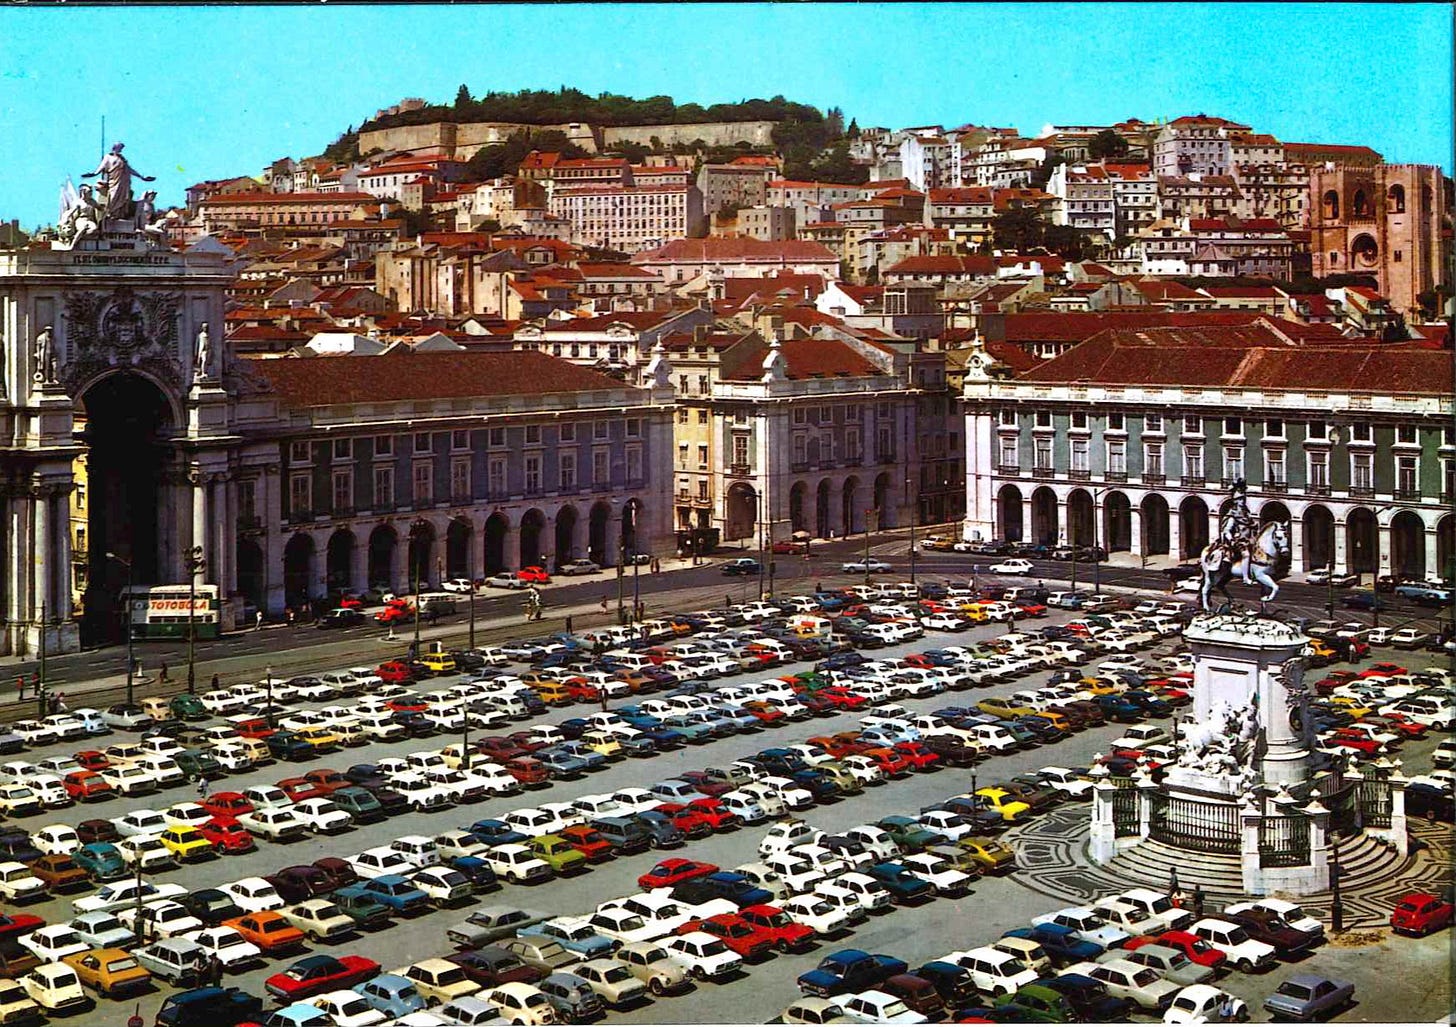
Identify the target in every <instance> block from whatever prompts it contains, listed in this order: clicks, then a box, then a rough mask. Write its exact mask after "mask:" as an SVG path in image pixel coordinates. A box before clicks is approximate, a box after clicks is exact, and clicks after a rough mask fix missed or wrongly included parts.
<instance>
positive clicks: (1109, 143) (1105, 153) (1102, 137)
mask: <svg viewBox="0 0 1456 1027" xmlns="http://www.w3.org/2000/svg"><path fill="white" fill-rule="evenodd" d="M1127 151H1128V145H1127V140H1126V139H1124V138H1122V136H1120V135H1118V134H1117V133H1116V132H1114V131H1113V130H1112V129H1110V128H1104V129H1103V130H1102V131H1101V132H1098V133H1097V134H1096V135H1095V136H1093V137H1092V141H1091V142H1090V143H1088V144H1087V155H1088V156H1089V157H1091V158H1092V159H1093V160H1107V159H1109V158H1111V159H1114V160H1115V159H1117V158H1120V157H1126V156H1127Z"/></svg>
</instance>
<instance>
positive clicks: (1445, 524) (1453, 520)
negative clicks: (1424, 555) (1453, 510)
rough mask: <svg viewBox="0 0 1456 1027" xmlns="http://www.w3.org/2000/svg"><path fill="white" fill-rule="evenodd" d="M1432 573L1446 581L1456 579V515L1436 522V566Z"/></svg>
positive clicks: (1449, 515) (1450, 515) (1431, 570)
mask: <svg viewBox="0 0 1456 1027" xmlns="http://www.w3.org/2000/svg"><path fill="white" fill-rule="evenodd" d="M1430 572H1431V573H1432V574H1435V575H1437V576H1438V577H1440V578H1441V579H1442V580H1444V581H1451V580H1453V579H1456V514H1447V515H1446V516H1445V517H1442V518H1441V519H1440V520H1439V521H1437V522H1436V566H1435V567H1432V568H1430Z"/></svg>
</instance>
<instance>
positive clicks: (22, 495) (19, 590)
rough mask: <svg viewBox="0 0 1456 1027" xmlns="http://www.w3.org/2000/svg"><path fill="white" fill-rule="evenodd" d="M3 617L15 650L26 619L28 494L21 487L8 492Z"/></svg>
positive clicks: (28, 576)
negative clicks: (7, 624) (8, 626)
mask: <svg viewBox="0 0 1456 1027" xmlns="http://www.w3.org/2000/svg"><path fill="white" fill-rule="evenodd" d="M5 514H6V522H7V527H6V536H7V537H6V548H5V555H6V567H5V619H6V621H7V622H8V623H9V625H10V631H11V640H10V641H11V646H12V650H11V651H12V652H13V653H18V652H19V649H20V646H21V638H22V633H23V627H24V625H25V624H26V622H27V621H28V620H29V612H28V609H27V597H28V596H29V595H30V575H29V564H30V560H29V552H30V547H29V545H28V544H27V540H28V539H29V538H30V527H31V524H30V522H31V513H30V498H29V495H28V494H27V492H26V490H25V489H24V488H23V487H18V488H15V489H14V491H12V492H10V493H9V498H8V500H7V503H6V511H5Z"/></svg>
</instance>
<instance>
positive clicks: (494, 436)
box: [490, 428, 506, 446]
mask: <svg viewBox="0 0 1456 1027" xmlns="http://www.w3.org/2000/svg"><path fill="white" fill-rule="evenodd" d="M490 444H491V445H492V446H504V445H505V444H506V430H505V429H504V428H492V429H491V430H490Z"/></svg>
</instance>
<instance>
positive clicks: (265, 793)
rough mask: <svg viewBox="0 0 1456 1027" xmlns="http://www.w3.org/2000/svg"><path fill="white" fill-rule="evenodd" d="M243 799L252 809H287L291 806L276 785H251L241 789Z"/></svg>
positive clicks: (289, 800)
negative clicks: (251, 805) (250, 804)
mask: <svg viewBox="0 0 1456 1027" xmlns="http://www.w3.org/2000/svg"><path fill="white" fill-rule="evenodd" d="M243 798H245V799H247V800H248V801H249V802H251V803H252V804H253V809H255V810H260V809H287V808H288V807H290V806H292V805H293V800H292V799H290V798H289V797H288V793H286V792H285V791H284V790H283V789H282V788H279V787H277V786H276V785H253V786H252V787H250V788H244V789H243Z"/></svg>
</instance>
